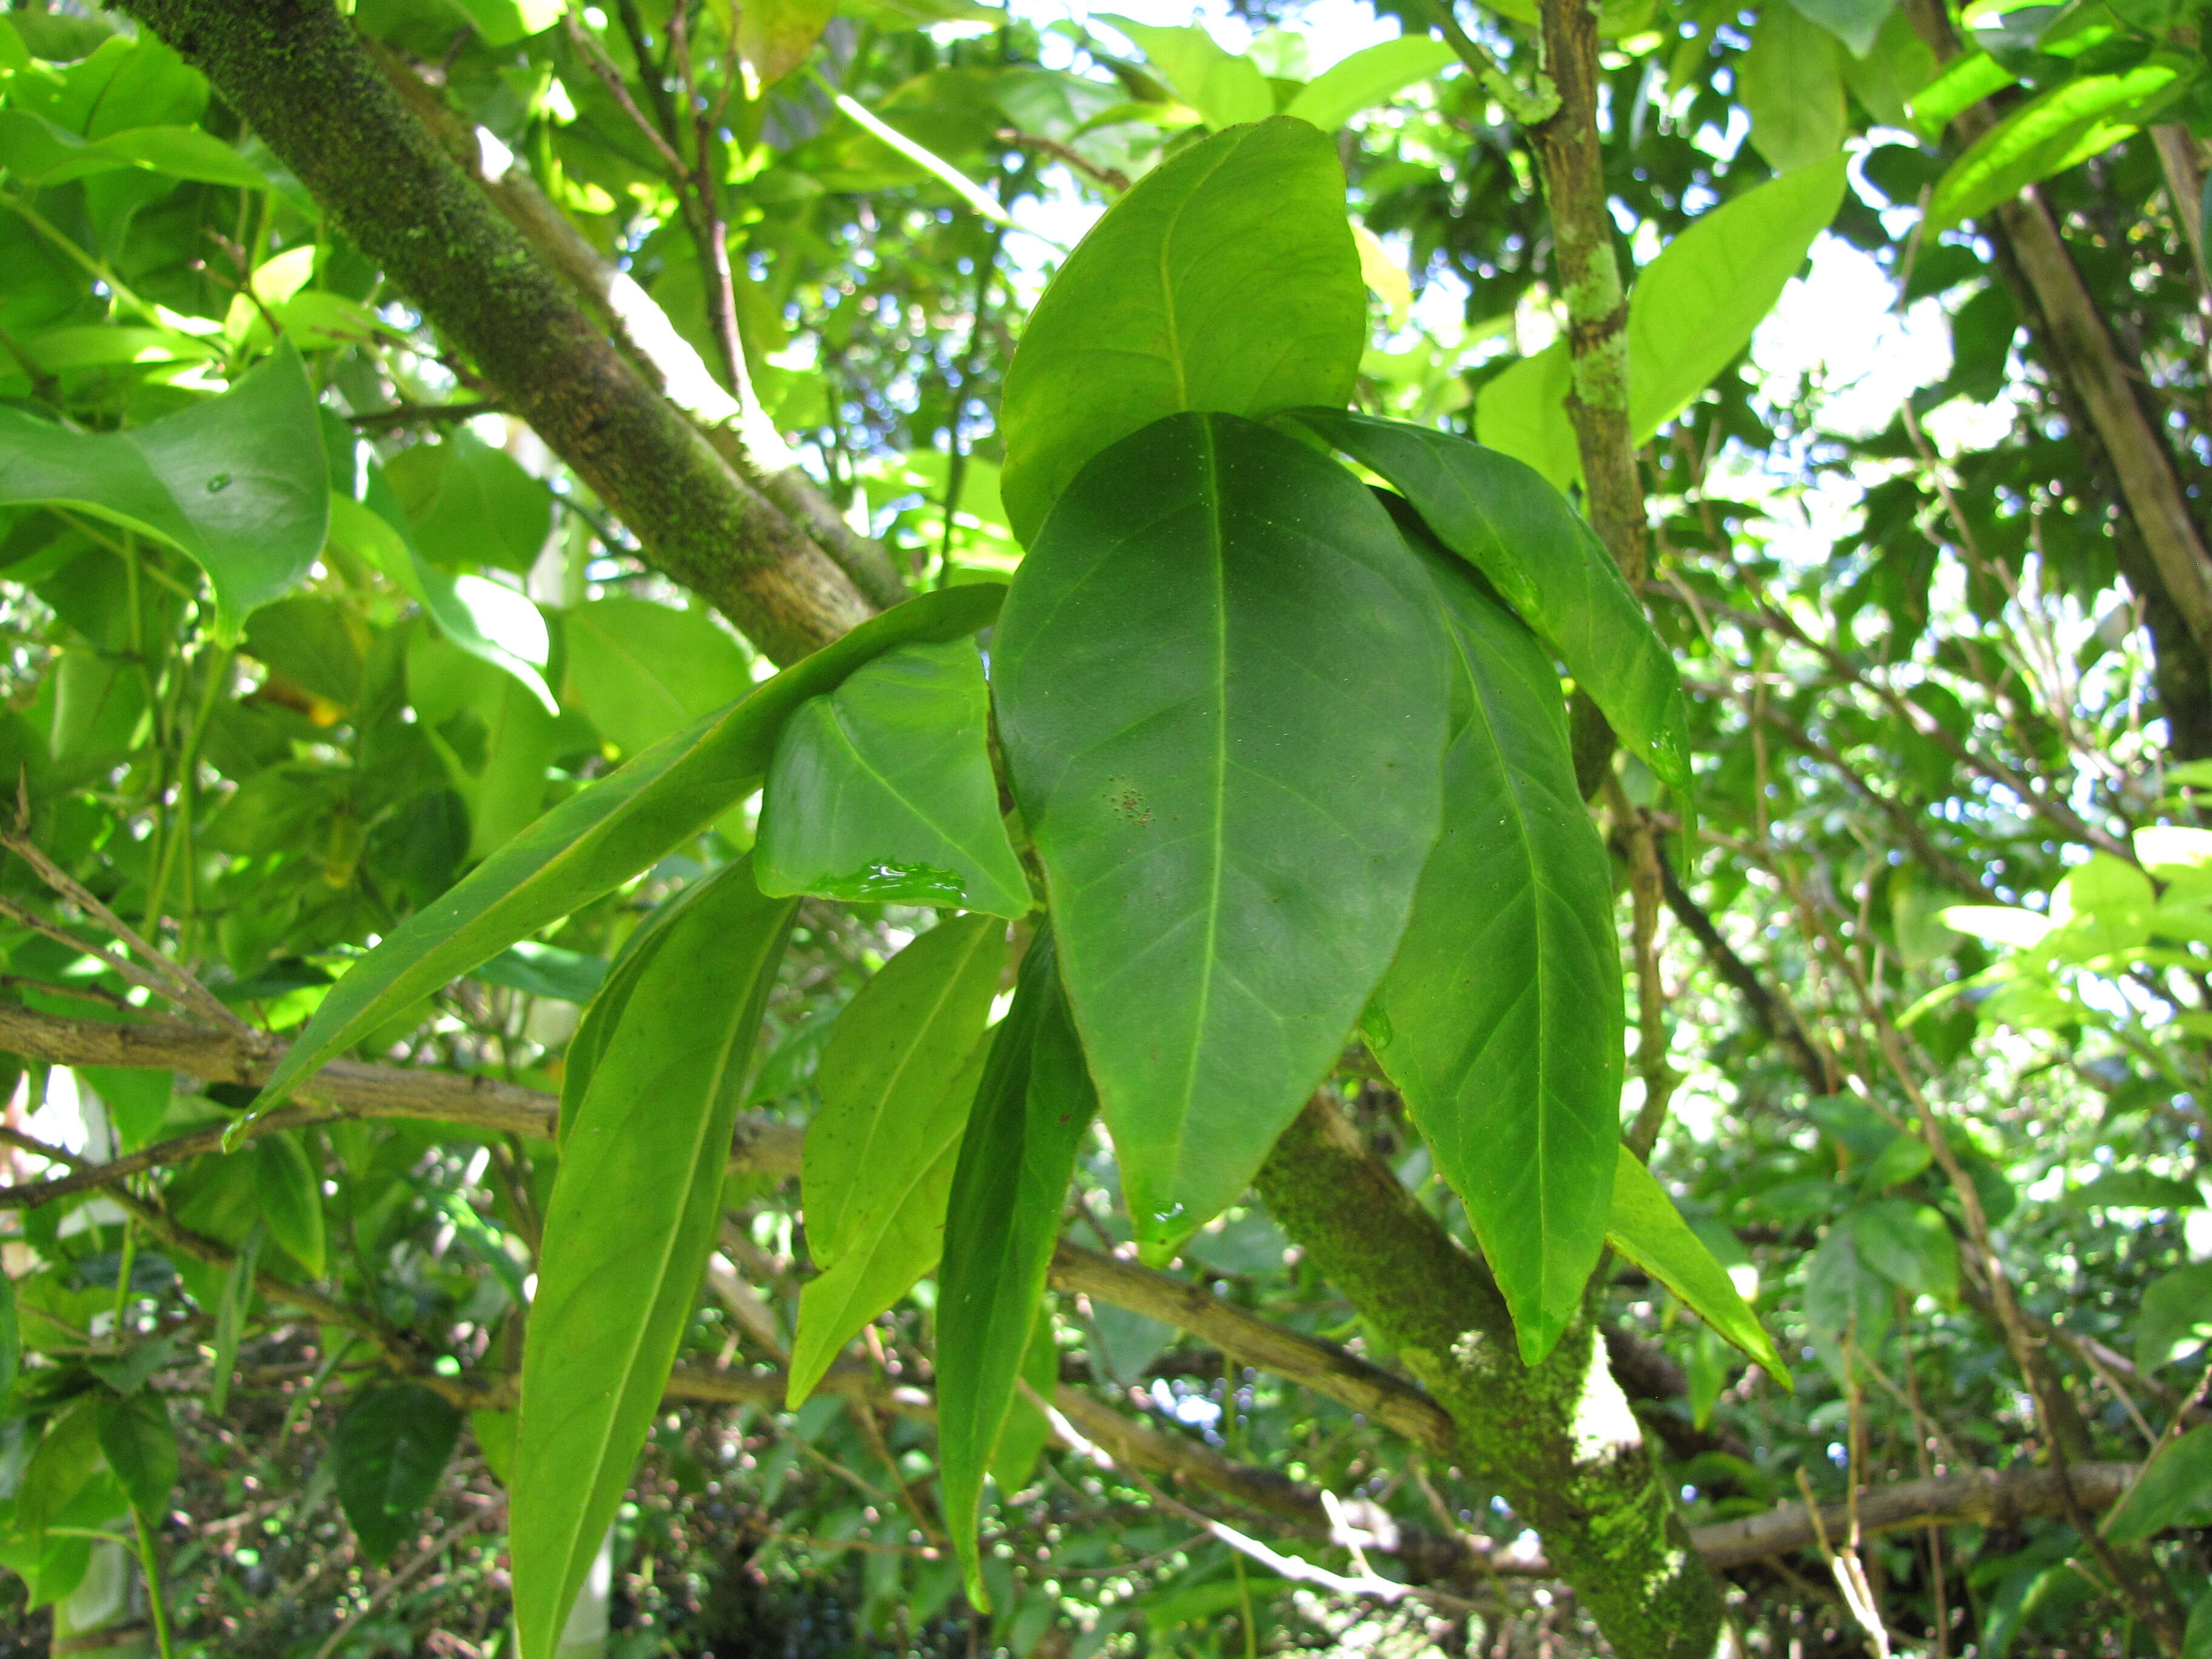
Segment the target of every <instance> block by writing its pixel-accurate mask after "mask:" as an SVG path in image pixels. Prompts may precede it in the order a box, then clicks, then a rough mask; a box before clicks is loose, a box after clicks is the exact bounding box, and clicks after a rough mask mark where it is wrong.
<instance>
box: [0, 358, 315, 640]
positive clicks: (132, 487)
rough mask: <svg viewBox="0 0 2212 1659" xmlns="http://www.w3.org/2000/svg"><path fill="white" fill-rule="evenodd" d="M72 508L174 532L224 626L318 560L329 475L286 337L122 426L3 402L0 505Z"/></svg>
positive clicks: (231, 629)
mask: <svg viewBox="0 0 2212 1659" xmlns="http://www.w3.org/2000/svg"><path fill="white" fill-rule="evenodd" d="M29 504H37V505H40V506H46V507H70V508H74V509H76V510H77V511H80V512H84V513H91V514H93V515H94V517H97V518H100V519H105V520H108V521H109V522H111V523H113V524H117V525H120V526H123V527H124V528H125V529H126V530H130V531H133V532H137V533H139V534H143V535H148V536H152V537H155V538H157V539H159V540H161V541H164V542H167V543H169V544H171V545H173V546H174V547H176V548H178V549H179V550H182V551H183V552H184V553H185V554H186V555H188V556H190V557H191V559H192V560H193V562H196V563H197V564H198V566H199V567H200V568H201V569H203V570H204V571H206V572H207V575H208V580H209V582H210V585H212V586H213V587H214V589H215V600H216V632H217V634H218V635H220V636H222V638H224V639H228V640H235V639H236V638H237V637H238V635H239V630H240V629H241V628H242V627H243V626H244V625H245V622H246V617H247V615H248V614H249V613H250V612H251V611H253V610H254V609H255V608H256V607H257V606H259V605H266V604H268V603H269V601H270V600H271V599H275V598H276V597H277V596H278V595H279V594H281V593H283V592H285V591H286V590H287V589H288V588H289V587H291V586H293V585H294V584H295V583H296V582H297V581H298V580H300V579H301V577H302V576H304V575H306V574H307V568H308V567H309V566H310V565H312V564H313V562H314V559H315V555H316V554H317V553H319V552H320V551H321V550H322V546H323V535H324V531H325V527H326V526H327V524H328V521H329V516H330V486H329V484H328V483H327V481H326V477H325V461H324V455H323V441H322V428H321V424H320V422H319V421H318V419H317V417H316V415H315V398H314V392H313V390H312V389H311V388H310V387H309V386H308V385H307V369H306V368H305V367H304V366H303V365H302V364H301V361H300V356H299V354H298V353H297V352H295V351H294V350H293V349H291V347H289V345H286V346H279V347H278V348H277V349H276V353H275V355H274V356H270V358H268V359H267V360H266V361H264V362H262V363H261V364H260V365H258V367H257V368H253V369H252V370H250V371H248V372H247V373H246V374H244V375H243V376H241V377H240V379H239V380H238V381H237V382H236V384H234V386H232V387H231V388H230V390H229V391H228V392H223V393H222V394H221V395H220V396H217V397H214V398H209V399H207V401H206V402H204V403H201V404H194V405H193V406H192V407H191V408H190V409H187V410H183V411H182V412H181V413H179V414H175V415H170V416H164V417H163V418H162V419H161V420H158V421H153V422H149V423H148V424H146V425H144V426H141V427H133V428H130V429H128V430H125V431H122V432H107V433H100V434H96V435H85V434H82V433H76V432H68V431H64V429H63V428H60V427H58V426H52V425H49V424H48V423H47V422H44V421H39V420H33V418H32V417H31V416H28V415H26V414H24V413H23V412H22V411H21V410H16V409H6V408H0V507H14V506H24V505H29Z"/></svg>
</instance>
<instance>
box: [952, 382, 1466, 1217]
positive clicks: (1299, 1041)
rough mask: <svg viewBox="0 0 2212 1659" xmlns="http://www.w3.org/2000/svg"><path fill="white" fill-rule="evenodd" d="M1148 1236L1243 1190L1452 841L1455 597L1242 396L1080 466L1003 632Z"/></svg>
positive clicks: (1063, 912)
mask: <svg viewBox="0 0 2212 1659" xmlns="http://www.w3.org/2000/svg"><path fill="white" fill-rule="evenodd" d="M992 661H993V671H994V687H995V691H996V695H997V696H998V699H999V730H1000V741H1001V742H1002V744H1004V746H1005V750H1006V757H1007V760H1008V763H1009V764H1010V766H1011V769H1012V775H1013V786H1014V794H1015V798H1016V799H1017V800H1018V802H1019V803H1020V805H1021V808H1022V812H1023V816H1024V818H1025V820H1026V821H1027V823H1028V824H1029V826H1030V834H1031V836H1032V839H1033V840H1034V841H1035V842H1036V848H1037V852H1038V854H1039V856H1040V857H1041V858H1042V861H1043V865H1044V870H1045V878H1046V885H1047V888H1048V891H1049V893H1050V896H1051V909H1052V915H1053V924H1054V931H1055V933H1056V935H1057V937H1058V939H1059V941H1060V957H1061V963H1062V969H1061V971H1062V973H1063V974H1064V975H1065V976H1066V982H1067V992H1068V995H1069V997H1070V999H1071V1000H1073V1004H1074V1007H1075V1016H1076V1018H1077V1020H1078V1021H1079V1024H1081V1026H1082V1030H1083V1035H1084V1042H1085V1048H1087V1049H1088V1051H1089V1053H1090V1056H1091V1067H1092V1070H1093V1072H1094V1073H1096V1075H1097V1080H1098V1091H1099V1094H1100V1097H1102V1099H1103V1101H1104V1103H1105V1111H1106V1121H1107V1125H1108V1127H1109V1128H1110V1129H1111V1130H1112V1131H1113V1135H1114V1144H1115V1151H1116V1153H1117V1155H1118V1157H1119V1158H1120V1160H1121V1181H1122V1190H1123V1193H1124V1194H1125V1195H1126V1197H1127V1202H1128V1206H1129V1212H1130V1215H1131V1217H1132V1218H1133V1221H1134V1223H1135V1225H1136V1231H1137V1237H1138V1239H1139V1243H1141V1244H1143V1245H1145V1246H1146V1247H1148V1248H1149V1249H1151V1251H1152V1253H1153V1254H1155V1255H1158V1254H1159V1253H1160V1252H1162V1251H1164V1250H1168V1249H1171V1247H1172V1246H1174V1245H1175V1244H1176V1243H1179V1242H1180V1241H1181V1240H1182V1239H1184V1238H1186V1237H1188V1236H1189V1235H1190V1234H1191V1233H1192V1232H1193V1231H1195V1230H1196V1229H1197V1228H1198V1227H1199V1226H1200V1225H1203V1224H1204V1223H1205V1222H1206V1221H1207V1220H1208V1219H1209V1218H1212V1217H1213V1216H1214V1215H1216V1214H1218V1213H1219V1212H1221V1211H1222V1210H1223V1209H1224V1208H1225V1207H1226V1206H1228V1205H1230V1204H1231V1203H1232V1202H1234V1201H1235V1200H1236V1198H1237V1194H1240V1193H1242V1192H1243V1190H1244V1188H1245V1187H1246V1185H1247V1184H1248V1183H1249V1182H1250V1180H1251V1178H1252V1176H1253V1174H1254V1172H1255V1170H1258V1168H1259V1166H1260V1164H1261V1160H1262V1159H1263V1158H1266V1156H1267V1149H1268V1147H1269V1146H1271V1145H1273V1142H1274V1139H1275V1137H1276V1136H1277V1135H1278V1134H1279V1133H1280V1132H1281V1131H1282V1128H1283V1127H1284V1126H1285V1124H1287V1123H1288V1122H1289V1121H1290V1120H1291V1118H1292V1117H1293V1116H1295V1115H1297V1110H1298V1108H1299V1106H1300V1105H1301V1104H1302V1103H1304V1100H1305V1097H1306V1096H1307V1095H1308V1094H1309V1093H1310V1091H1312V1089H1313V1088H1314V1086H1315V1085H1316V1084H1318V1083H1319V1082H1320V1081H1321V1079H1322V1078H1323V1077H1324V1076H1325V1075H1327V1073H1328V1070H1329V1067H1330V1066H1332V1065H1333V1064H1334V1061H1335V1059H1336V1056H1337V1054H1338V1053H1339V1052H1340V1048H1341V1045H1342V1043H1343V1042H1344V1039H1345V1036H1346V1034H1347V1033H1348V1032H1349V1031H1350V1030H1352V1025H1353V1023H1354V1022H1355V1021H1356V1020H1357V1019H1358V1016H1359V1011H1360V1010H1361V1008H1363V1007H1364V1006H1365V1005H1366V1002H1367V999H1368V996H1369V994H1370V993H1371V992H1372V991H1373V989H1374V987H1375V985H1376V981H1378V980H1380V979H1381V978H1382V975H1383V969H1385V968H1386V967H1388V966H1389V960H1390V954H1391V952H1392V951H1393V950H1394V949H1395V946H1396V944H1397V940H1398V936H1399V934H1400V933H1402V932H1403V931H1404V929H1405V925H1406V918H1407V914H1408V912H1409V911H1410V909H1411V908H1412V903H1413V887H1414V884H1415V882H1416V881H1417V880H1418V879H1419V875H1420V869H1421V865H1422V863H1423V861H1424V860H1425V859H1426V858H1427V856H1428V852H1429V848H1431V846H1432V845H1433V844H1434V842H1435V841H1436V836H1437V823H1438V814H1439V812H1440V810H1441V805H1440V800H1441V790H1442V770H1443V769H1442V758H1443V750H1444V744H1445V738H1446V726H1447V721H1448V718H1449V708H1448V700H1449V684H1450V681H1449V678H1448V675H1449V670H1448V666H1447V663H1446V660H1445V656H1444V641H1443V630H1442V628H1441V626H1440V624H1439V623H1438V621H1437V615H1436V599H1435V595H1434V593H1433V592H1432V591H1431V588H1430V586H1429V582H1428V579H1427V577H1426V576H1425V574H1424V573H1423V571H1422V569H1421V568H1420V564H1419V560H1418V559H1417V558H1416V556H1414V555H1413V552H1412V550H1410V549H1408V548H1407V546H1406V544H1405V542H1404V541H1403V539H1402V538H1401V537H1400V535H1399V534H1398V532H1397V529H1396V527H1395V526H1394V525H1393V524H1392V523H1391V521H1390V518H1389V514H1388V513H1385V512H1384V511H1383V508H1382V507H1380V506H1379V505H1377V503H1376V501H1375V499H1374V497H1373V495H1371V494H1370V493H1369V492H1368V491H1367V490H1365V489H1362V488H1361V487H1360V486H1359V485H1358V483H1356V482H1354V480H1353V479H1352V476H1351V474H1350V473H1348V472H1347V471H1345V470H1344V469H1343V468H1341V467H1340V466H1338V465H1335V464H1334V462H1332V461H1330V460H1328V459H1327V458H1326V457H1324V456H1321V455H1317V454H1316V453H1314V452H1313V451H1312V450H1311V449H1309V448H1307V447H1305V446H1304V445H1303V444H1300V443H1298V442H1297V441H1294V440H1292V439H1290V438H1287V437H1285V436H1283V435H1280V434H1279V433H1275V432H1272V431H1269V430H1268V429H1267V428H1265V427H1261V426H1258V425H1255V424H1254V423H1253V422H1249V421H1242V420H1238V419H1237V418H1236V417H1234V416H1221V415H1181V416H1174V417H1172V418H1170V419H1168V420H1165V421H1162V422H1158V423H1157V424H1155V425H1153V426H1152V427H1149V428H1146V430H1145V431H1143V432H1140V433H1139V434H1138V435H1136V436H1134V437H1133V438H1128V439H1125V440H1124V441H1122V442H1121V443H1119V444H1116V445H1115V447H1113V448H1112V449H1110V450H1109V451H1107V452H1106V453H1104V454H1103V455H1100V456H1099V457H1098V458H1097V459H1096V460H1094V461H1092V462H1091V465H1089V466H1087V467H1086V468H1085V469H1084V472H1083V475H1082V477H1079V478H1078V479H1077V480H1076V482H1075V483H1074V484H1073V486H1072V487H1071V488H1070V489H1069V490H1068V492H1067V494H1066V495H1065V496H1064V497H1063V498H1062V499H1061V501H1060V505H1059V506H1058V507H1056V508H1055V509H1054V513H1053V516H1052V519H1051V520H1050V521H1049V522H1048V524H1047V525H1046V526H1045V528H1044V530H1043V532H1042V533H1041V534H1040V535H1039V536H1038V538H1037V540H1036V546H1035V547H1034V548H1033V549H1032V550H1030V555H1029V556H1028V557H1027V558H1026V559H1025V560H1024V562H1023V563H1022V567H1021V570H1020V573H1019V574H1018V575H1017V576H1016V578H1015V580H1014V585H1013V589H1012V592H1011V593H1010V594H1009V595H1008V597H1007V601H1006V612H1005V615H1004V617H1002V618H1001V620H1000V626H999V629H998V632H997V634H996V635H995V637H994V643H993V649H992Z"/></svg>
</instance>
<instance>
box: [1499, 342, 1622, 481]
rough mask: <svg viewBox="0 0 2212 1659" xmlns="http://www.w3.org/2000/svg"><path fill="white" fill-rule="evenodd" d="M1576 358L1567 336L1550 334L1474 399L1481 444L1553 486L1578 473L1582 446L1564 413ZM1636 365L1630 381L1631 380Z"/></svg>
mask: <svg viewBox="0 0 2212 1659" xmlns="http://www.w3.org/2000/svg"><path fill="white" fill-rule="evenodd" d="M1573 372H1574V362H1573V359H1572V358H1571V357H1570V356H1568V353H1567V343H1566V342H1565V340H1554V341H1553V343H1551V344H1550V345H1547V346H1546V347H1545V348H1544V349H1542V350H1541V351H1540V352H1538V353H1536V354H1535V356H1532V357H1523V358H1522V359H1521V361H1520V362H1517V363H1515V364H1514V365H1513V366H1512V367H1511V368H1507V369H1505V370H1504V372H1503V373H1501V374H1498V376H1497V377H1496V378H1495V379H1493V380H1491V381H1489V382H1488V383H1487V384H1486V385H1485V386H1483V388H1482V390H1481V392H1479V393H1478V394H1476V397H1475V400H1474V429H1475V435H1477V436H1478V437H1479V438H1480V439H1481V441H1482V443H1483V446H1484V447H1486V448H1488V449H1494V450H1496V451H1498V453H1499V454H1501V455H1510V456H1511V457H1512V458H1513V459H1515V460H1516V461H1519V462H1521V463H1522V465H1526V466H1529V467H1533V468H1534V470H1535V471H1536V472H1537V473H1538V474H1540V475H1541V477H1542V478H1543V479H1544V481H1545V482H1546V483H1548V484H1550V485H1551V486H1552V487H1553V489H1567V488H1569V487H1570V486H1571V485H1572V484H1573V483H1574V482H1575V480H1576V479H1577V478H1578V477H1581V476H1582V471H1583V456H1582V449H1581V447H1579V446H1578V445H1577V442H1576V441H1575V428H1574V426H1573V423H1572V422H1570V421H1569V420H1568V419H1567V409H1566V401H1567V391H1568V388H1569V386H1571V377H1572V375H1573ZM1635 380H1636V376H1635V365H1634V364H1633V362H1632V363H1631V364H1630V368H1629V385H1630V386H1631V388H1632V389H1633V387H1634V386H1635Z"/></svg>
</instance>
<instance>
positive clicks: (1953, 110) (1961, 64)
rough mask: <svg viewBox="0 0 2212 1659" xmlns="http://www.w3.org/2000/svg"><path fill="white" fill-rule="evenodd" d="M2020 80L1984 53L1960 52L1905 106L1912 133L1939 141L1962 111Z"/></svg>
mask: <svg viewBox="0 0 2212 1659" xmlns="http://www.w3.org/2000/svg"><path fill="white" fill-rule="evenodd" d="M2019 78H2020V77H2019V76H2015V74H2014V73H2013V72H2012V71H2011V70H2008V69H2007V68H2006V67H2005V66H2004V65H2003V64H2000V63H1998V62H1997V60H1996V58H1992V57H1990V54H1989V53H1987V52H1961V53H1960V54H1959V56H1958V57H1956V58H1953V59H1952V60H1951V61H1950V62H1949V63H1948V64H1945V65H1944V66H1943V72H1942V74H1941V75H1939V76H1936V78H1935V79H1934V80H1933V81H1930V82H1929V83H1928V84H1927V85H1926V86H1925V87H1923V88H1921V89H1920V91H1919V92H1918V93H1917V94H1914V96H1913V98H1912V100H1911V104H1910V105H1909V106H1908V108H1909V109H1910V111H1911V116H1912V127H1913V131H1916V132H1917V133H1918V134H1919V135H1920V136H1921V137H1923V138H1940V137H1942V136H1943V129H1944V128H1946V127H1948V126H1949V125H1951V123H1952V122H1953V121H1954V120H1955V119H1957V118H1958V117H1959V116H1960V113H1961V112H1964V111H1966V109H1968V108H1970V107H1971V106H1973V105H1975V104H1978V103H1980V102H1981V101H1982V100H1983V99H1984V98H1986V97H1988V96H1989V95H1990V94H1991V93H1996V92H2002V91H2003V90H2004V89H2005V88H2007V87H2008V86H2010V85H2012V83H2013V82H2015V81H2016V80H2018V79H2019Z"/></svg>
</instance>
